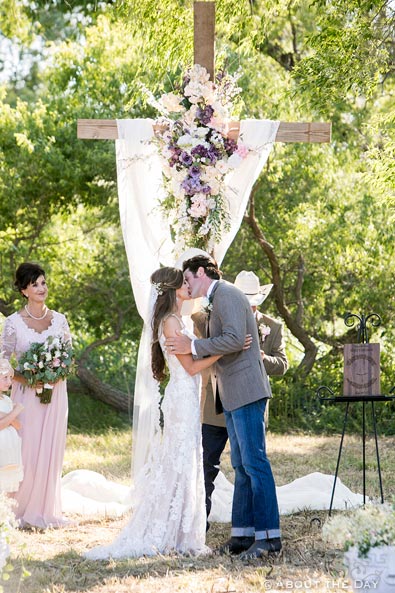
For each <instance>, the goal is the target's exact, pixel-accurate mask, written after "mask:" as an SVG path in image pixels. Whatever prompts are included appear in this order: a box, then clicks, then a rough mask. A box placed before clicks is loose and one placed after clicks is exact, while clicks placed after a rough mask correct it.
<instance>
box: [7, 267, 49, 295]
mask: <svg viewBox="0 0 395 593" xmlns="http://www.w3.org/2000/svg"><path fill="white" fill-rule="evenodd" d="M40 276H44V278H45V272H44V270H43V269H42V267H41V266H39V265H38V264H33V263H30V262H25V263H23V264H21V265H20V266H18V269H17V271H16V272H15V282H14V286H15V288H16V289H17V290H18V291H19V292H20V293H21V294H22V295H23V296H25V295H24V294H23V293H22V290H24V289H25V288H27V287H28V286H29V284H32V283H33V282H35V281H36V280H37V278H39V277H40ZM25 298H26V297H25Z"/></svg>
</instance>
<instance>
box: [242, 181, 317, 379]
mask: <svg viewBox="0 0 395 593" xmlns="http://www.w3.org/2000/svg"><path fill="white" fill-rule="evenodd" d="M245 220H246V222H247V223H248V225H249V226H250V228H251V230H252V232H253V234H254V236H255V238H256V240H257V241H258V244H259V245H260V246H261V248H262V250H263V251H264V253H265V255H266V257H267V259H268V260H269V264H270V268H271V275H272V282H273V284H274V287H273V292H274V300H275V303H276V307H277V310H278V312H279V314H280V315H281V317H282V318H283V319H284V323H285V324H286V326H287V327H288V329H289V330H290V331H291V333H292V334H293V335H294V336H295V338H297V339H298V340H299V342H300V343H301V344H302V346H303V348H304V357H303V359H302V361H301V363H300V364H299V367H298V373H299V374H300V375H302V376H303V377H305V376H307V375H308V374H309V372H310V371H311V369H312V368H313V366H314V362H315V359H316V356H317V352H318V348H317V346H316V345H315V343H314V342H313V340H312V339H311V337H310V336H309V334H308V333H307V331H306V330H305V328H304V327H303V325H302V321H303V298H302V286H303V279H304V260H303V257H302V255H301V256H300V257H299V265H298V274H297V279H296V284H295V293H296V299H297V311H296V316H295V317H293V316H292V314H291V311H290V310H289V308H288V306H287V304H286V302H285V296H284V290H283V282H282V276H281V268H280V264H279V262H278V260H277V256H276V254H275V252H274V249H273V245H271V244H270V243H269V242H268V241H267V240H266V238H265V235H264V234H263V232H262V229H261V228H260V227H259V224H258V221H257V219H256V216H255V202H254V192H252V193H251V197H250V207H249V212H248V214H247V215H246V216H245Z"/></svg>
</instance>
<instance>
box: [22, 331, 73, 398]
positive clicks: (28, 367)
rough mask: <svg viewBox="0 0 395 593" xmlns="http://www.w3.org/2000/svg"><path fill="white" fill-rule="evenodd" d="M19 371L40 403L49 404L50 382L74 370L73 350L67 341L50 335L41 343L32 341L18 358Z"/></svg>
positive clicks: (50, 395)
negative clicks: (41, 384) (34, 389)
mask: <svg viewBox="0 0 395 593" xmlns="http://www.w3.org/2000/svg"><path fill="white" fill-rule="evenodd" d="M19 371H20V373H21V374H22V375H23V376H24V377H25V379H26V380H27V383H28V385H29V386H30V387H35V386H36V385H37V383H44V388H41V387H38V388H36V395H37V396H38V397H39V398H40V401H41V403H42V404H49V403H50V402H51V398H52V388H53V385H52V383H56V381H59V379H65V378H66V377H67V376H68V375H69V374H70V373H72V372H73V371H74V351H73V348H72V347H71V344H70V342H69V341H66V340H63V339H62V338H60V337H52V336H50V337H49V338H47V339H46V340H45V342H43V343H42V344H41V343H39V342H34V343H33V344H31V346H30V348H29V350H27V352H25V353H24V354H23V355H22V356H21V358H20V359H19Z"/></svg>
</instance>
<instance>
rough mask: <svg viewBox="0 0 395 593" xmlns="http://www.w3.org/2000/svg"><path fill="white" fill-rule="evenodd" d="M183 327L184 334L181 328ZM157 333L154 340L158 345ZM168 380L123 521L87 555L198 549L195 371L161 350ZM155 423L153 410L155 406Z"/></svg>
mask: <svg viewBox="0 0 395 593" xmlns="http://www.w3.org/2000/svg"><path fill="white" fill-rule="evenodd" d="M183 331H184V333H187V334H188V335H189V332H188V330H186V328H184V329H183ZM164 340H165V338H164V336H163V334H162V335H161V336H160V344H161V346H162V349H163V350H164V348H163V343H164ZM165 357H166V360H167V364H168V368H169V371H170V380H169V383H168V385H167V387H166V390H165V394H164V398H163V400H162V411H163V418H164V426H163V432H162V431H161V430H160V428H158V431H157V433H156V435H155V440H154V442H153V443H152V447H151V448H150V457H149V460H148V462H147V463H146V464H145V466H144V467H143V468H142V470H141V472H140V473H139V475H138V477H137V480H136V484H135V489H134V493H133V511H132V517H131V519H130V521H129V522H128V524H127V525H126V526H125V527H124V529H123V530H122V531H121V533H120V534H119V536H118V537H117V538H116V539H115V541H114V542H113V543H111V544H110V545H105V546H99V547H96V548H93V549H91V550H89V551H88V552H87V553H86V554H85V557H86V558H89V559H91V560H100V559H105V558H110V557H111V558H127V557H139V556H144V555H146V556H153V555H155V554H158V553H161V554H166V553H169V552H172V551H177V552H179V553H191V554H204V553H208V552H209V548H207V547H206V546H205V537H206V511H205V494H204V477H203V462H202V448H201V424H200V403H199V397H200V375H197V376H195V377H191V376H190V375H188V373H187V372H186V371H185V370H184V368H183V367H182V365H181V364H180V362H179V361H178V359H177V358H176V356H171V355H170V356H169V357H168V356H167V354H166V353H165ZM158 427H159V410H158Z"/></svg>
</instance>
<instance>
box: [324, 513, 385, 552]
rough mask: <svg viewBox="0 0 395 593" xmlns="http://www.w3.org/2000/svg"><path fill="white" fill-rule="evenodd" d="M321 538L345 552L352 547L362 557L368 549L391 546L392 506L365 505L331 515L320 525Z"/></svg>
mask: <svg viewBox="0 0 395 593" xmlns="http://www.w3.org/2000/svg"><path fill="white" fill-rule="evenodd" d="M322 534H323V538H324V539H325V540H326V541H328V542H331V543H332V544H335V545H340V546H342V547H343V549H344V550H345V551H347V550H349V549H350V548H352V547H353V546H355V547H356V548H357V549H358V555H359V556H360V557H362V558H364V557H366V556H367V554H368V552H369V550H371V548H376V547H379V546H393V545H395V507H394V506H393V505H390V504H368V505H366V506H365V507H361V508H359V509H357V510H355V511H352V512H351V513H347V514H345V513H341V514H339V515H336V516H335V517H332V518H331V519H329V521H327V522H326V523H325V525H324V527H323V531H322Z"/></svg>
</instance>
